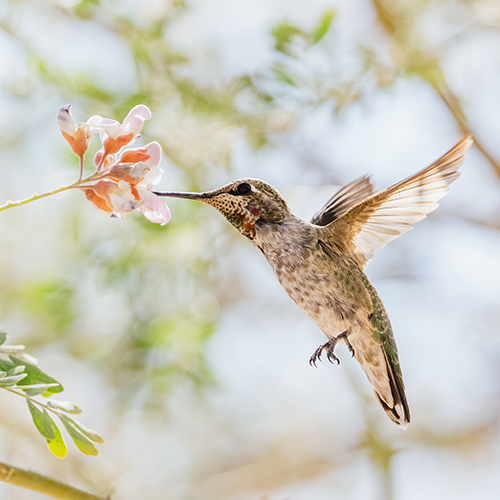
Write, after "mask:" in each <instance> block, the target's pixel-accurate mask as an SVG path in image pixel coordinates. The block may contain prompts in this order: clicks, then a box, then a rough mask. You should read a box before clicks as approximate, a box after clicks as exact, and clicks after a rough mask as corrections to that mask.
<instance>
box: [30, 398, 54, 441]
mask: <svg viewBox="0 0 500 500" xmlns="http://www.w3.org/2000/svg"><path fill="white" fill-rule="evenodd" d="M28 408H29V410H30V413H31V417H32V418H33V423H34V424H35V427H36V428H37V430H38V432H39V433H40V434H41V435H42V436H43V437H44V438H45V439H47V440H52V439H54V438H55V437H56V434H55V432H54V425H55V423H54V421H53V420H52V419H51V418H50V415H49V414H48V413H47V412H46V411H45V410H43V411H40V410H39V409H38V408H37V407H36V406H35V405H34V404H33V403H32V402H31V401H30V400H28Z"/></svg>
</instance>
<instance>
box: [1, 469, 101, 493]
mask: <svg viewBox="0 0 500 500" xmlns="http://www.w3.org/2000/svg"><path fill="white" fill-rule="evenodd" d="M0 481H3V482H5V483H8V484H11V485H12V486H19V487H20V488H25V489H27V490H32V491H36V492H38V493H42V494H44V495H47V496H49V497H52V498H58V499H60V500H109V498H110V496H107V497H100V496H96V495H92V494H90V493H86V492H85V491H82V490H79V489H77V488H73V487H72V486H69V485H67V484H64V483H60V482H59V481H54V480H53V479H49V478H48V477H45V476H42V475H41V474H37V473H36V472H31V471H27V470H24V469H19V468H17V467H12V466H11V465H7V464H4V463H1V462H0Z"/></svg>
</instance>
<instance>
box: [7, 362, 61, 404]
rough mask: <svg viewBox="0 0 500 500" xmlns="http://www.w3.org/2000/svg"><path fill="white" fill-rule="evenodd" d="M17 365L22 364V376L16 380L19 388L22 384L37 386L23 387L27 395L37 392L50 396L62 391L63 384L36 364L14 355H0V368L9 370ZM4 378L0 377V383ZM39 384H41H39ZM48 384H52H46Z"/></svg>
mask: <svg viewBox="0 0 500 500" xmlns="http://www.w3.org/2000/svg"><path fill="white" fill-rule="evenodd" d="M18 366H24V367H25V369H24V373H23V375H24V378H23V379H22V380H21V381H20V382H18V386H19V388H20V389H23V386H30V387H31V386H38V387H37V388H28V387H26V389H23V390H24V391H25V392H26V394H28V396H37V395H38V394H43V395H44V396H50V395H51V394H55V393H58V392H62V391H63V386H62V385H61V384H60V383H59V382H58V381H57V380H56V379H55V378H53V377H50V376H49V375H47V374H46V373H44V372H42V370H40V368H38V367H37V366H36V365H34V364H32V363H30V362H28V360H26V359H23V360H20V359H19V358H17V357H16V356H13V355H10V356H0V370H1V371H5V372H9V371H10V370H13V369H14V368H16V367H18ZM4 380H5V379H0V384H3V381H4ZM40 384H41V385H40ZM48 384H54V385H52V386H49V387H48V386H47V385H48Z"/></svg>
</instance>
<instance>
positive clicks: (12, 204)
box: [0, 174, 95, 212]
mask: <svg viewBox="0 0 500 500" xmlns="http://www.w3.org/2000/svg"><path fill="white" fill-rule="evenodd" d="M94 176H95V174H94V175H91V176H90V177H87V178H86V179H82V178H81V177H80V179H78V180H77V181H76V182H74V183H73V184H68V185H67V186H61V187H60V188H58V189H54V190H53V191H49V192H47V193H42V194H36V193H35V194H34V195H33V196H30V197H29V198H25V199H24V200H19V201H8V202H7V203H5V204H3V205H0V212H2V211H3V210H8V209H9V208H14V207H20V206H21V205H27V204H28V203H31V202H33V201H36V200H41V199H42V198H47V197H48V196H53V195H55V194H59V193H62V192H63V191H69V190H70V189H75V188H77V187H79V186H80V185H81V184H83V183H85V182H91V181H93V180H95V178H94Z"/></svg>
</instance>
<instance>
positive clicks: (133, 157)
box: [106, 142, 162, 189]
mask: <svg viewBox="0 0 500 500" xmlns="http://www.w3.org/2000/svg"><path fill="white" fill-rule="evenodd" d="M160 160H161V146H160V145H159V144H158V143H157V142H150V143H149V144H148V145H146V146H144V147H143V148H138V149H127V150H126V151H124V152H123V154H122V155H121V158H120V161H119V162H118V163H116V164H114V165H113V166H112V167H111V168H110V169H109V172H108V173H107V174H106V177H109V178H110V179H114V180H116V181H120V180H124V181H127V182H129V183H130V184H131V185H136V184H138V183H139V182H140V181H142V179H144V178H145V177H146V176H147V177H148V178H151V175H148V172H150V171H154V172H157V173H158V172H160V174H159V175H160V176H161V172H162V171H161V170H160V169H156V170H155V167H156V166H157V165H158V164H159V163H160ZM156 176H157V175H156ZM156 176H155V177H156ZM150 189H151V188H150Z"/></svg>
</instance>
